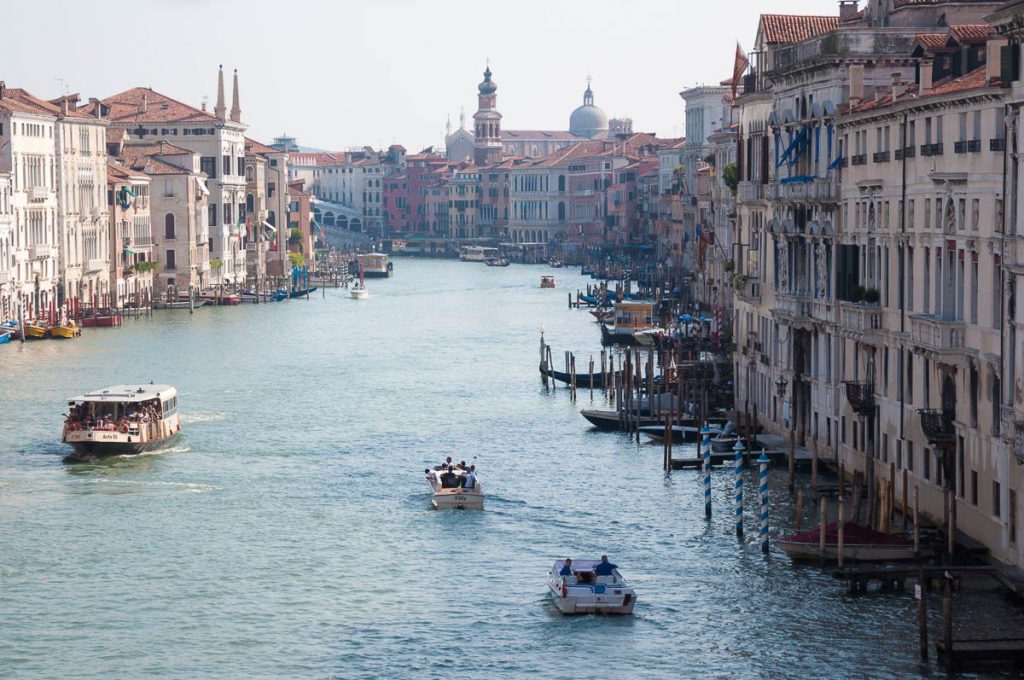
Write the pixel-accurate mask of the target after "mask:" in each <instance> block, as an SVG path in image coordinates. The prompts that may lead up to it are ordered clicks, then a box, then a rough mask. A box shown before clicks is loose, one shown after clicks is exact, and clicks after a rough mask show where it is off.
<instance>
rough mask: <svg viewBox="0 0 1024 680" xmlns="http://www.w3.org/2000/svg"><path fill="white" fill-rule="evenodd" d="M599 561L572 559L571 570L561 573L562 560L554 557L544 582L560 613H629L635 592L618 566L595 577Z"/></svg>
mask: <svg viewBox="0 0 1024 680" xmlns="http://www.w3.org/2000/svg"><path fill="white" fill-rule="evenodd" d="M598 563H599V562H598V560H573V562H572V573H571V574H569V575H568V576H561V575H560V572H561V571H562V567H563V566H565V560H556V561H555V566H553V567H551V570H550V571H549V572H548V577H547V583H548V589H549V590H550V591H551V599H552V600H554V602H555V606H556V607H558V611H560V612H562V613H563V614H632V613H633V607H634V606H635V605H636V591H635V590H633V588H632V587H631V586H630V585H629V584H628V583H626V581H625V579H623V578H622V574H620V573H619V570H618V569H613V570H612V573H611V574H610V575H608V576H598V575H597V574H595V573H594V568H595V567H596V566H597V565H598Z"/></svg>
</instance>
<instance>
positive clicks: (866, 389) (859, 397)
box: [843, 380, 875, 416]
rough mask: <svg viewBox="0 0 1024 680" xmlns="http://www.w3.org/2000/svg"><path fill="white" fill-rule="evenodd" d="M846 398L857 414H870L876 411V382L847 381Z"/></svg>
mask: <svg viewBox="0 0 1024 680" xmlns="http://www.w3.org/2000/svg"><path fill="white" fill-rule="evenodd" d="M843 384H844V385H846V400H847V401H848V402H850V407H851V408H852V409H853V410H854V411H855V412H856V413H857V415H861V416H868V415H871V414H872V413H874V411H875V384H874V383H870V382H854V381H852V380H851V381H847V382H845V383H843Z"/></svg>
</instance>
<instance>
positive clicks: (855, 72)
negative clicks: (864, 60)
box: [850, 64, 864, 106]
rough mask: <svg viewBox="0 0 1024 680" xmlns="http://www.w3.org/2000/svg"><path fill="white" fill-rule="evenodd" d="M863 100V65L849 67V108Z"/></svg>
mask: <svg viewBox="0 0 1024 680" xmlns="http://www.w3.org/2000/svg"><path fill="white" fill-rule="evenodd" d="M863 99H864V64H851V65H850V106H856V105H857V104H860V103H861V101H862V100H863Z"/></svg>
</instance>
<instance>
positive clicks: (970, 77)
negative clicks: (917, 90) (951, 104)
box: [931, 66, 998, 96]
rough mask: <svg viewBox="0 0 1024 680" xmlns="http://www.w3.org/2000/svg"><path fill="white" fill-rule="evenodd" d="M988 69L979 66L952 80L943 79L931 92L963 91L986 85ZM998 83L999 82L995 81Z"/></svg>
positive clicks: (950, 92)
mask: <svg viewBox="0 0 1024 680" xmlns="http://www.w3.org/2000/svg"><path fill="white" fill-rule="evenodd" d="M985 77H986V70H985V67H984V66H979V67H978V68H976V69H974V70H973V71H971V72H970V73H967V74H965V75H962V76H960V77H959V78H953V79H950V80H946V81H943V82H942V83H941V84H938V85H936V86H935V87H933V88H932V91H931V94H932V95H933V96H935V95H941V94H952V93H954V92H963V91H965V90H974V89H977V88H979V87H985V86H986V78H985ZM993 84H998V83H993Z"/></svg>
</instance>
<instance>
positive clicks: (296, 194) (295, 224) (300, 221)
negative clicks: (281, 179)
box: [275, 180, 326, 269]
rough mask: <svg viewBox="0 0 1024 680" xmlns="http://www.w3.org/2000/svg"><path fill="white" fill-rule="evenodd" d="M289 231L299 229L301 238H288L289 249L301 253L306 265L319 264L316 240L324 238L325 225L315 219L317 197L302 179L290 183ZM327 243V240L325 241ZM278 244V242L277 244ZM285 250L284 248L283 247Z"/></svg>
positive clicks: (311, 266) (313, 267)
mask: <svg viewBox="0 0 1024 680" xmlns="http://www.w3.org/2000/svg"><path fill="white" fill-rule="evenodd" d="M288 198H289V199H290V201H291V202H290V203H289V204H288V232H289V234H294V232H293V231H292V230H298V234H299V238H298V239H295V238H294V237H293V236H291V235H290V236H289V238H288V249H289V250H290V251H293V252H297V253H301V254H302V257H303V259H304V260H305V262H306V266H307V267H309V268H310V269H315V268H316V264H317V257H316V241H317V238H318V237H319V238H323V233H324V232H323V227H322V226H321V225H320V224H319V223H318V222H317V221H316V220H315V219H313V204H314V203H315V202H316V197H314V196H313V194H312V192H309V191H306V190H305V183H304V182H303V181H302V180H299V181H297V182H290V183H289V184H288ZM325 245H326V242H325ZM275 246H276V244H275ZM282 250H283V249H282Z"/></svg>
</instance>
